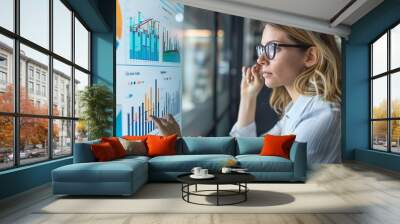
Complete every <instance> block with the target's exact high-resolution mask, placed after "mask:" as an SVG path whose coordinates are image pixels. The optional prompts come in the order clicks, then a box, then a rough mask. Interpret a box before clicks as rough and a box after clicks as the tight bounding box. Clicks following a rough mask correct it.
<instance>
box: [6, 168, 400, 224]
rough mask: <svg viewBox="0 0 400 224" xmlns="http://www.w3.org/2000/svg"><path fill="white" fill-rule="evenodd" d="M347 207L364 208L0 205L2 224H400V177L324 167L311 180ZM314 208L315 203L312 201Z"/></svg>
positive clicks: (40, 196) (42, 192) (39, 196)
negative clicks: (170, 210)
mask: <svg viewBox="0 0 400 224" xmlns="http://www.w3.org/2000/svg"><path fill="white" fill-rule="evenodd" d="M308 182H310V183H317V184H319V185H321V186H324V187H325V188H326V189H328V190H330V191H331V192H334V193H335V194H337V195H338V196H340V197H341V198H343V199H344V200H346V201H349V202H351V201H357V202H360V201H362V202H364V203H366V204H367V206H366V207H365V208H364V209H363V210H362V212H361V213H357V214H151V215H149V214H36V213H33V211H35V209H37V208H38V207H40V206H43V205H45V204H46V203H49V202H51V201H53V200H54V196H52V194H51V190H50V186H49V185H46V186H41V187H39V188H37V189H34V190H32V191H30V192H26V193H22V194H20V195H17V196H14V197H12V198H9V199H6V200H3V201H1V202H0V223H7V224H8V223H29V224H37V223H41V224H49V223H85V224H88V223H107V224H114V223H116V224H117V223H118V224H128V223H138V224H148V223H152V224H156V223H162V224H166V223H170V224H180V223H185V224H186V223H193V224H194V223H199V224H207V223H212V224H219V223H229V224H237V223H245V224H252V223H271V224H273V223H304V224H309V223H310V224H312V223H379V224H390V223H393V224H399V223H400V174H399V173H393V172H389V171H385V170H382V169H378V168H373V167H369V166H366V165H363V164H359V163H345V164H341V165H323V166H321V167H320V168H319V169H316V170H315V171H312V172H311V173H310V174H309V180H308ZM315 203H319V202H318V201H316V202H315Z"/></svg>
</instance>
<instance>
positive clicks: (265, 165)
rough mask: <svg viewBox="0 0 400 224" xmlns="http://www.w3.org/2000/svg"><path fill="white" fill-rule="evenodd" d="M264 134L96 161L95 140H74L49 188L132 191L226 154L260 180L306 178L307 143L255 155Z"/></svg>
mask: <svg viewBox="0 0 400 224" xmlns="http://www.w3.org/2000/svg"><path fill="white" fill-rule="evenodd" d="M263 140H264V138H263V137H236V138H235V137H182V138H178V140H177V144H176V147H177V148H176V150H177V155H171V156H157V157H153V158H150V157H147V156H127V157H124V158H122V159H118V160H113V161H108V162H96V161H95V157H94V155H93V154H92V151H91V149H90V145H91V144H95V143H99V141H91V142H85V143H77V144H76V145H75V151H74V156H73V161H74V162H73V164H70V165H66V166H63V167H59V168H57V169H55V170H53V171H52V181H53V182H52V186H53V193H54V194H68V195H131V194H134V193H135V192H136V191H137V190H138V189H139V188H140V187H141V186H143V185H144V184H145V183H147V182H148V181H152V182H161V181H176V177H177V176H178V175H180V174H183V173H187V172H190V170H191V169H192V168H193V167H196V166H200V167H203V168H207V169H209V170H210V171H211V172H218V171H219V170H220V169H221V168H222V167H223V166H224V165H225V164H226V163H227V161H228V160H230V159H235V160H237V162H238V164H239V165H240V166H241V167H242V168H247V169H248V171H249V172H250V173H251V174H253V175H254V176H255V177H256V181H260V182H276V181H279V182H281V181H285V182H305V180H306V170H307V156H306V143H300V142H294V143H293V145H292V147H291V150H290V159H285V158H282V157H276V156H260V155H258V154H259V152H260V149H261V148H262V146H263Z"/></svg>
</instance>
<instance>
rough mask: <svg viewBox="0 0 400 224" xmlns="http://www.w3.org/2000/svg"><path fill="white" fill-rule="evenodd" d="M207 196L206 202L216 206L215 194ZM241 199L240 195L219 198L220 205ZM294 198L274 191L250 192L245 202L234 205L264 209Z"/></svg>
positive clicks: (286, 202)
mask: <svg viewBox="0 0 400 224" xmlns="http://www.w3.org/2000/svg"><path fill="white" fill-rule="evenodd" d="M209 195H210V196H207V198H206V201H207V202H208V203H210V204H216V192H213V193H211V194H209ZM241 199H243V196H242V195H238V196H227V197H220V203H222V204H228V203H232V202H235V201H240V200H241ZM294 201H295V198H294V197H293V196H292V195H290V194H285V193H280V192H276V191H262V190H251V191H249V192H248V194H247V201H245V202H242V203H239V204H236V206H242V207H264V206H277V205H285V204H290V203H292V202H294Z"/></svg>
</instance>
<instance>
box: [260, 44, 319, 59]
mask: <svg viewBox="0 0 400 224" xmlns="http://www.w3.org/2000/svg"><path fill="white" fill-rule="evenodd" d="M277 47H295V48H302V49H307V48H309V47H311V45H307V44H281V43H277V42H269V43H267V44H266V45H262V44H259V45H257V46H256V51H257V56H258V57H260V56H261V55H264V54H265V55H266V56H267V58H268V59H269V60H272V59H274V58H275V55H276V48H277Z"/></svg>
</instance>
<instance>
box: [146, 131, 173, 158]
mask: <svg viewBox="0 0 400 224" xmlns="http://www.w3.org/2000/svg"><path fill="white" fill-rule="evenodd" d="M177 137H178V136H177V134H173V135H168V136H159V135H147V140H146V143H147V147H148V149H149V150H148V151H147V155H148V156H151V157H154V156H165V155H176V139H177Z"/></svg>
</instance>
